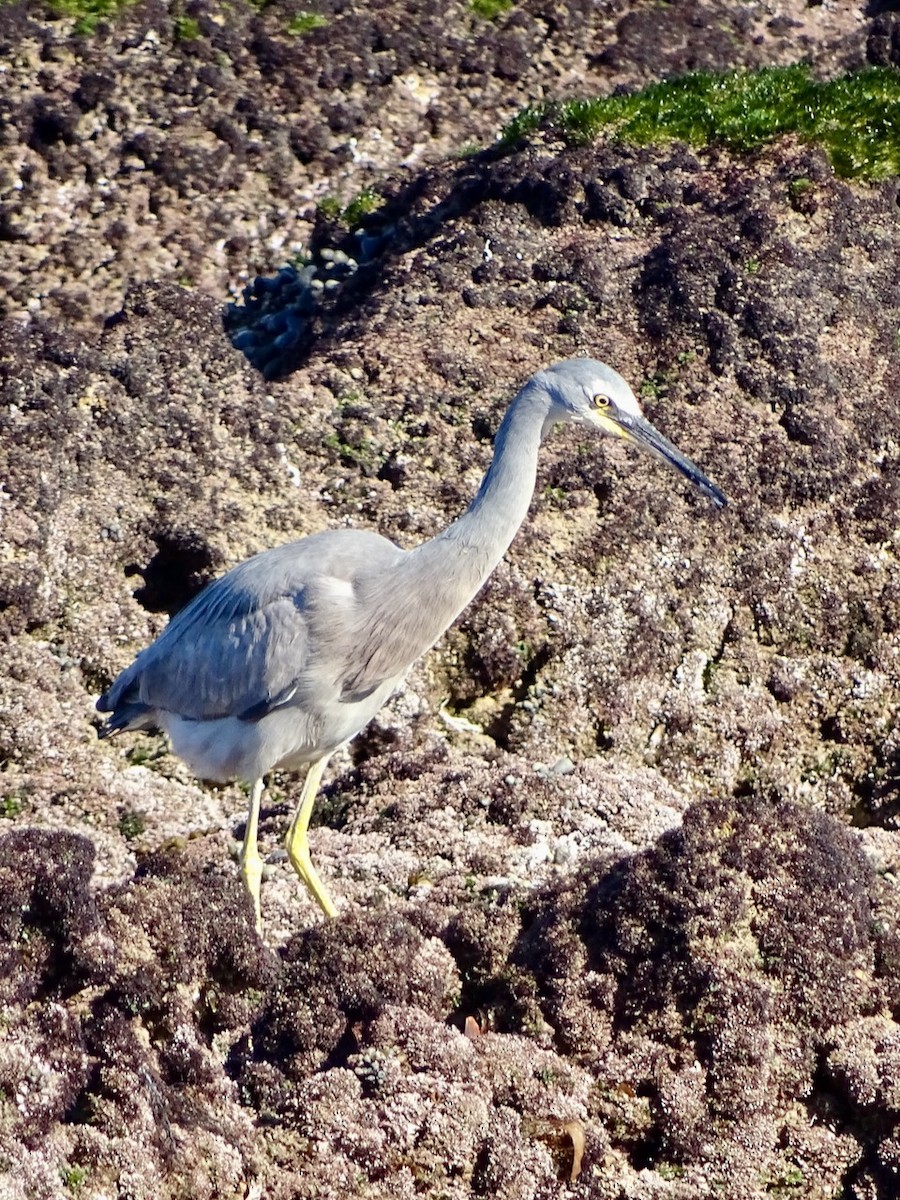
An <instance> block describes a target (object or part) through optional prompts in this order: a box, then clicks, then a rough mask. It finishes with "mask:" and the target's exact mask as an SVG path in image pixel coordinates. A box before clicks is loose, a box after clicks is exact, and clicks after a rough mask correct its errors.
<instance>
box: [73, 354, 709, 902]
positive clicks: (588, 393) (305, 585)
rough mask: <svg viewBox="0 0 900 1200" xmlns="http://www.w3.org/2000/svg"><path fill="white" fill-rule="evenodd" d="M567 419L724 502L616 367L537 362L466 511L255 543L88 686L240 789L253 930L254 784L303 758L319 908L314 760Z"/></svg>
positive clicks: (513, 506) (502, 520) (460, 591)
mask: <svg viewBox="0 0 900 1200" xmlns="http://www.w3.org/2000/svg"><path fill="white" fill-rule="evenodd" d="M560 421H574V422H576V423H578V424H581V425H584V426H586V427H587V428H589V429H591V430H595V431H597V432H598V433H602V434H609V435H611V436H613V437H616V438H620V439H622V440H624V441H625V442H628V443H630V444H633V445H635V446H638V447H640V448H641V449H643V450H647V451H649V452H650V453H651V454H653V455H655V456H656V457H657V458H659V459H662V461H663V462H665V463H667V464H668V465H669V466H671V467H674V468H675V469H676V470H677V471H680V472H681V474H682V475H684V476H686V477H687V478H688V479H689V480H690V481H691V483H693V484H694V486H695V487H697V488H699V490H700V491H701V492H702V493H703V494H704V495H705V496H707V497H708V498H709V499H710V500H711V501H712V502H713V503H714V504H715V505H717V506H719V507H721V506H722V505H724V504H725V497H724V496H723V494H722V493H721V492H720V491H719V489H718V488H717V487H715V485H714V484H712V483H710V481H709V480H708V479H707V478H706V477H705V476H704V475H703V474H702V473H701V472H700V470H699V469H698V468H697V467H696V466H695V465H694V464H693V463H692V462H691V461H690V459H688V458H686V457H685V456H684V455H683V454H681V453H680V452H679V451H678V450H676V449H675V447H674V446H673V445H672V444H671V443H670V442H668V441H667V440H666V439H665V438H664V437H663V436H662V435H661V434H660V433H658V432H657V431H656V430H655V429H654V428H653V426H652V425H650V424H649V422H647V421H646V420H644V418H643V416H642V415H641V410H640V406H639V405H638V402H637V400H636V399H635V396H634V393H633V392H632V390H631V388H630V387H629V386H628V384H627V383H626V382H625V380H624V379H623V378H622V377H621V375H619V374H617V372H615V371H613V370H611V369H610V368H609V367H607V366H605V365H604V364H603V363H599V362H594V361H593V360H591V359H587V358H576V359H570V360H569V361H567V362H562V363H558V364H557V365H556V366H553V367H549V368H548V369H547V370H545V371H539V372H538V373H537V374H536V375H534V376H532V378H531V379H529V380H528V382H527V383H526V384H525V386H524V387H523V388H522V390H521V391H520V392H519V393H518V395H517V396H516V397H515V399H514V400H513V402H512V403H511V404H510V406H509V408H508V410H507V412H506V416H505V417H504V418H503V422H502V424H501V425H500V429H499V431H498V433H497V437H496V441H495V446H494V458H493V461H492V463H491V465H490V468H489V469H488V472H487V474H486V475H485V477H484V479H483V480H482V483H481V487H480V488H479V489H478V494H477V495H476V496H475V499H474V500H473V501H472V503H471V504H470V505H469V507H468V509H467V511H466V512H465V513H464V514H463V515H462V516H461V517H460V518H459V519H458V520H456V521H454V522H453V524H452V525H450V526H449V528H448V529H445V530H444V532H443V533H440V534H438V535H437V537H434V538H432V539H431V540H430V541H427V542H425V543H423V544H422V545H421V546H416V547H415V549H413V550H401V549H400V548H399V547H397V546H395V545H394V543H393V542H390V541H388V540H387V539H386V538H383V537H380V536H379V535H378V534H375V533H367V532H364V531H362V530H351V529H336V530H331V531H328V532H325V533H317V534H313V535H312V536H311V537H306V538H303V539H302V540H301V541H299V542H292V543H291V544H290V545H287V546H281V547H279V548H278V549H275V550H265V551H263V553H261V554H257V555H255V556H254V557H253V558H250V559H248V560H247V561H246V562H242V563H240V564H239V565H238V566H236V567H234V568H233V569H232V570H230V571H229V572H228V573H227V574H226V575H223V576H222V578H221V579H217V580H216V581H215V582H214V583H211V584H210V585H209V587H207V588H206V589H205V590H204V591H202V592H201V593H200V594H199V595H198V596H196V597H195V598H194V599H193V600H192V601H191V602H190V604H188V605H187V606H186V607H185V608H184V609H182V610H181V612H179V613H178V614H177V616H175V617H174V618H173V619H172V620H171V621H170V622H169V624H168V626H167V627H166V629H165V630H164V631H163V632H162V633H161V634H160V636H159V637H158V638H157V639H156V641H155V642H153V643H152V645H150V646H148V647H147V649H146V650H143V651H142V652H141V653H140V654H139V655H138V656H137V658H136V659H135V661H134V662H133V663H132V665H131V666H130V667H128V668H127V669H126V670H125V671H123V672H122V674H121V675H120V676H119V677H118V679H117V680H116V681H115V683H114V684H113V685H112V687H111V688H110V689H109V691H108V692H106V694H105V695H103V696H101V697H100V699H99V700H98V702H97V707H98V709H99V710H100V711H101V712H109V713H112V716H111V717H110V718H109V721H108V723H107V724H106V726H105V728H104V730H103V732H104V733H105V734H110V733H116V732H118V731H119V730H123V729H162V730H164V732H165V733H166V734H168V737H169V740H170V742H171V745H172V749H173V750H174V752H175V753H176V754H177V755H178V756H179V757H180V758H182V759H183V760H184V761H185V762H186V763H187V764H188V766H189V767H190V768H191V770H192V771H193V772H194V773H195V774H196V775H198V776H199V777H200V778H202V779H210V780H216V781H218V782H227V781H230V780H235V779H239V780H245V781H247V782H248V783H250V784H251V792H250V809H249V814H248V817H247V826H246V832H245V834H244V842H243V847H242V850H241V856H240V863H241V874H242V877H243V880H244V883H245V885H246V887H247V890H248V892H249V893H250V896H251V898H252V900H253V907H254V911H255V914H256V921H257V925H259V924H260V902H259V888H260V879H261V877H262V860H261V858H260V856H259V851H258V849H257V844H256V842H257V825H258V821H259V805H260V798H261V796H262V792H263V781H264V778H265V776H266V774H267V773H268V772H269V771H272V770H275V769H276V768H287V769H294V768H297V767H302V766H305V767H307V772H306V780H305V782H304V784H303V789H302V791H301V794H300V799H299V801H298V803H297V807H296V810H295V813H294V818H293V820H292V822H291V826H290V829H289V830H288V834H287V852H288V857H289V858H290V861H291V863H292V865H293V867H294V869H295V871H296V872H297V874H298V875H299V876H300V878H301V879H302V880H303V882H304V883H305V884H306V886H307V888H308V889H309V891H310V892H311V893H312V895H313V896H314V898H315V899H316V900H317V901H318V903H319V905H320V906H321V908H322V909H323V911H324V912H325V913H326V914H327V915H328V916H329V917H331V916H334V915H335V912H336V910H335V907H334V904H333V903H332V901H331V898H330V896H329V895H328V892H327V891H326V889H325V887H324V885H323V884H322V882H321V880H320V879H319V876H318V874H317V873H316V870H315V868H314V867H313V865H312V861H311V859H310V853H309V841H308V837H307V830H308V826H309V819H310V816H311V814H312V807H313V802H314V800H315V797H316V793H317V791H318V788H319V784H320V782H321V779H322V772H323V771H324V769H325V765H326V763H327V762H328V759H329V756H330V755H331V754H332V753H333V752H334V751H335V750H336V749H337V747H338V746H340V745H342V744H343V743H344V742H347V741H348V740H349V739H350V738H352V737H354V735H355V734H357V733H359V731H360V730H361V729H362V728H363V727H364V726H365V725H366V724H367V723H368V722H369V721H370V720H371V719H372V717H373V716H374V715H375V713H376V712H378V710H379V709H380V708H381V706H382V705H383V704H384V702H385V701H386V700H387V698H388V697H389V696H390V694H391V692H392V691H393V690H394V689H395V688H396V687H397V685H398V684H399V683H400V681H401V680H402V678H403V676H404V675H405V673H406V672H407V670H408V669H409V667H410V666H411V665H412V663H413V662H415V660H416V659H417V658H418V657H419V656H420V655H421V654H423V653H424V652H425V651H426V650H427V649H428V648H429V647H430V646H432V645H433V644H434V643H435V642H436V641H437V639H438V638H439V637H440V636H441V634H442V633H443V632H444V630H445V629H447V627H448V626H449V625H450V624H452V622H453V621H454V620H455V619H456V618H457V617H458V616H459V614H460V613H461V612H462V610H463V609H464V608H465V607H466V605H467V604H468V603H469V601H470V600H471V599H472V598H473V596H474V595H475V594H476V593H477V592H478V590H479V588H480V587H481V586H482V584H483V583H484V582H485V580H486V579H487V577H488V576H489V575H490V573H491V572H492V571H493V569H494V567H495V566H496V565H497V563H498V562H499V561H500V559H501V558H502V556H503V554H504V553H505V551H506V549H507V547H508V546H509V544H510V542H511V541H512V539H513V537H514V536H515V533H516V530H517V529H518V528H519V526H520V524H521V523H522V521H523V520H524V518H525V514H526V512H527V511H528V506H529V503H530V501H531V497H532V493H533V491H534V482H535V474H536V469H537V458H538V449H539V447H540V444H541V440H542V439H543V438H544V436H545V435H546V434H547V433H549V431H550V430H551V429H552V428H553V426H554V425H555V424H556V423H557V422H560Z"/></svg>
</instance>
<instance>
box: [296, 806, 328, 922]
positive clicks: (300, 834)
mask: <svg viewBox="0 0 900 1200" xmlns="http://www.w3.org/2000/svg"><path fill="white" fill-rule="evenodd" d="M285 846H286V848H287V854H288V858H289V859H290V861H291V866H292V867H293V868H294V870H295V871H296V872H297V874H298V875H299V876H300V878H301V879H302V880H303V882H304V884H305V885H306V890H307V891H308V892H309V894H310V895H311V896H312V898H313V899H314V900H315V902H316V903H317V904H318V906H319V908H321V910H322V912H323V913H324V914H325V916H326V917H336V916H337V909H336V908H335V906H334V902H333V900H332V899H331V897H330V896H329V895H328V891H327V889H326V887H325V884H324V883H323V882H322V880H321V879H320V878H319V874H318V872H317V871H316V868H315V867H314V866H313V865H312V858H311V857H310V853H309V840H308V839H307V836H306V830H305V829H303V830H301V829H298V828H297V827H296V824H294V825H291V827H290V829H289V830H288V835H287V838H286V839H285Z"/></svg>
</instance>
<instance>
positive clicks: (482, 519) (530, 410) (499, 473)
mask: <svg viewBox="0 0 900 1200" xmlns="http://www.w3.org/2000/svg"><path fill="white" fill-rule="evenodd" d="M551 410H552V403H551V401H550V398H549V396H548V394H547V391H546V389H544V388H538V387H535V386H534V384H533V381H529V383H528V384H526V385H525V387H524V388H523V389H522V391H521V392H519V394H518V395H517V396H516V398H515V399H514V400H513V402H512V403H511V404H510V406H509V408H508V409H507V411H506V416H505V417H504V418H503V421H502V423H501V425H500V428H499V430H498V431H497V436H496V439H495V441H494V458H493V461H492V463H491V465H490V467H489V468H488V471H487V474H486V475H485V477H484V479H483V480H482V481H481V487H480V488H479V489H478V492H477V494H476V496H475V498H474V500H473V501H472V503H471V504H470V505H469V507H468V509H467V510H466V512H464V513H463V515H462V516H461V517H460V518H459V519H458V520H456V521H454V522H453V524H452V525H450V526H449V527H448V528H447V529H445V530H444V532H443V533H440V534H438V536H437V537H435V538H432V539H431V541H428V542H425V543H424V544H423V545H421V546H418V547H417V548H416V549H415V550H412V551H411V552H410V554H409V562H408V565H409V566H410V567H412V568H413V569H414V570H415V571H416V572H417V573H419V572H421V574H422V575H423V576H424V575H426V574H428V573H429V568H430V570H431V572H433V576H434V580H435V586H436V589H437V591H438V593H439V595H440V599H439V600H438V599H437V598H436V597H435V602H436V608H437V609H440V610H441V612H440V619H442V620H444V621H445V623H446V624H450V622H451V621H452V620H454V619H455V617H456V616H457V615H458V614H459V613H460V612H461V611H462V610H463V609H464V608H465V607H466V605H467V604H468V603H469V601H470V600H471V599H472V597H473V596H474V595H475V594H476V592H478V590H479V589H480V588H481V586H482V584H483V583H484V581H485V580H486V579H487V577H488V576H489V575H490V573H491V571H493V569H494V567H496V565H497V563H498V562H499V561H500V559H501V558H502V557H503V555H504V554H505V553H506V550H507V549H508V547H509V544H510V542H511V541H512V540H513V538H514V537H515V535H516V531H517V530H518V528H519V526H520V525H521V524H522V521H523V520H524V519H525V516H526V514H527V512H528V507H529V505H530V503H531V498H532V495H533V494H534V482H535V477H536V475H537V460H538V451H539V449H540V445H541V441H542V439H543V437H544V434H545V433H546V432H548V430H549V429H550V427H551V425H552V420H551ZM436 615H437V613H436Z"/></svg>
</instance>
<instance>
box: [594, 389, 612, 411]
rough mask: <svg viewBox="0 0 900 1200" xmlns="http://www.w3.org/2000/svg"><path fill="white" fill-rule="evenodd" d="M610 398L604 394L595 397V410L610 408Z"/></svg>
mask: <svg viewBox="0 0 900 1200" xmlns="http://www.w3.org/2000/svg"><path fill="white" fill-rule="evenodd" d="M609 405H610V399H609V396H604V395H603V393H602V392H600V393H598V394H597V395H596V396H595V397H594V408H609Z"/></svg>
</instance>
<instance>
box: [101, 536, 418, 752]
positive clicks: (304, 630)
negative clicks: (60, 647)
mask: <svg viewBox="0 0 900 1200" xmlns="http://www.w3.org/2000/svg"><path fill="white" fill-rule="evenodd" d="M402 557H403V552H402V551H401V550H399V549H398V548H397V547H396V546H395V545H393V543H391V542H389V541H387V540H386V539H385V538H382V537H379V536H378V535H377V534H369V533H365V532H363V531H358V530H337V531H332V532H329V533H323V534H317V535H314V536H312V537H308V538H305V539H303V541H302V542H295V543H292V544H291V545H288V546H282V547H279V548H278V549H275V550H268V551H265V552H264V553H263V554H258V555H256V556H255V557H254V558H251V559H248V560H247V561H246V562H244V563H241V564H240V565H239V566H237V567H235V568H234V569H233V570H231V571H229V572H228V574H226V575H224V576H222V578H221V579H218V580H216V582H215V583H212V584H210V586H209V587H208V588H206V589H205V591H203V592H201V593H200V595H199V596H196V597H195V598H194V600H192V601H191V603H190V604H188V605H187V607H186V608H184V609H182V611H181V612H180V613H178V614H177V615H176V616H175V617H173V619H172V620H171V621H170V622H169V624H168V626H167V627H166V629H165V630H164V631H163V632H162V633H161V634H160V636H159V637H158V638H157V639H156V641H155V642H153V644H152V645H150V646H148V647H147V649H146V650H144V651H142V652H141V653H140V654H139V655H138V656H137V658H136V659H135V661H134V662H133V663H132V665H131V666H130V667H128V668H127V669H126V670H125V671H123V672H122V674H121V675H120V676H119V677H118V679H117V680H116V681H115V683H114V684H113V686H112V687H111V688H110V689H109V691H108V692H107V693H106V694H105V695H104V696H101V697H100V700H99V701H98V704H97V707H98V708H99V709H100V711H101V712H112V713H113V716H112V718H111V719H110V722H109V725H108V727H107V732H115V730H117V729H124V728H140V727H141V726H148V725H152V724H153V723H154V721H153V717H154V714H155V713H156V712H157V711H160V710H161V711H164V712H171V713H177V714H178V715H180V716H182V717H186V718H188V719H190V720H212V719H214V718H216V717H224V716H237V717H240V718H242V719H244V720H259V719H260V718H261V717H263V716H265V714H266V713H267V712H270V711H271V710H272V709H273V708H277V707H279V706H280V705H284V704H288V703H290V702H291V701H292V700H293V701H295V702H301V701H302V700H303V699H304V698H305V696H304V695H303V694H301V695H298V692H299V693H304V694H305V691H306V690H308V689H309V688H310V686H311V680H315V681H316V682H315V683H314V684H313V686H314V687H316V688H319V687H322V686H325V687H326V689H327V688H328V686H329V685H328V678H329V675H330V674H331V673H330V672H329V670H328V669H327V668H328V662H329V661H330V662H331V664H332V665H333V666H334V667H335V668H337V670H336V672H335V675H334V676H332V679H333V685H332V686H334V687H335V689H336V690H337V691H338V692H339V691H340V675H341V674H342V672H341V670H340V666H339V664H340V663H341V662H342V661H343V659H344V656H345V654H346V653H347V633H348V627H352V625H353V623H354V622H353V620H352V619H350V618H349V614H350V613H351V612H352V611H353V609H354V606H355V604H356V595H355V590H354V580H355V578H356V576H357V575H358V574H359V572H360V570H362V571H363V573H366V574H368V573H371V572H372V571H374V572H376V573H378V572H379V571H380V570H383V569H385V568H389V567H390V566H391V565H393V564H395V563H396V562H397V560H398V559H399V558H402ZM295 698H296V699H295ZM320 699H321V700H322V701H323V702H324V701H325V700H326V699H327V698H326V697H324V696H321V695H320Z"/></svg>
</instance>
